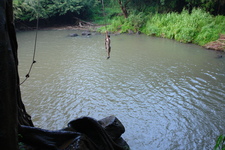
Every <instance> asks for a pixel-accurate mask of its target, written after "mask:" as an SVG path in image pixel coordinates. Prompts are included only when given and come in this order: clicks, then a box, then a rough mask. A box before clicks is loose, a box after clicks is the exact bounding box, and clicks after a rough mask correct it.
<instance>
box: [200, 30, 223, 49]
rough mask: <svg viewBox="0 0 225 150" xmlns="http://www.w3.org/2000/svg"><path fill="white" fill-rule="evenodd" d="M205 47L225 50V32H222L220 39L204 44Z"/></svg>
mask: <svg viewBox="0 0 225 150" xmlns="http://www.w3.org/2000/svg"><path fill="white" fill-rule="evenodd" d="M204 47H205V48H207V49H211V50H217V51H223V52H225V34H221V35H220V37H219V39H218V40H216V41H213V42H209V43H208V44H206V45H204Z"/></svg>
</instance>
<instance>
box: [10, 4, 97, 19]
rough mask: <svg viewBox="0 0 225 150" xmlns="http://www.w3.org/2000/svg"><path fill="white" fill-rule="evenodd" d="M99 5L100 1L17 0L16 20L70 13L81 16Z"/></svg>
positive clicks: (15, 8) (15, 7)
mask: <svg viewBox="0 0 225 150" xmlns="http://www.w3.org/2000/svg"><path fill="white" fill-rule="evenodd" d="M98 4H99V1H98V0H39V3H38V1H37V0H16V1H14V2H13V8H14V14H15V19H18V20H29V21H31V20H34V19H36V18H37V15H39V18H44V19H46V18H49V17H52V16H56V15H57V16H60V15H65V14H66V13H68V12H72V13H75V14H80V13H81V12H82V13H83V12H84V10H83V9H84V8H85V10H86V11H90V10H91V9H92V8H95V7H96V6H97V5H98Z"/></svg>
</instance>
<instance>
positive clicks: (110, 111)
mask: <svg viewBox="0 0 225 150" xmlns="http://www.w3.org/2000/svg"><path fill="white" fill-rule="evenodd" d="M71 32H77V33H79V34H80V33H81V32H80V31H71V30H70V31H69V30H64V31H53V30H51V31H40V32H39V33H38V43H37V54H36V56H37V58H36V60H37V63H36V64H35V66H34V68H33V70H32V72H31V77H30V78H29V79H28V81H26V82H25V83H24V84H23V85H22V87H21V90H22V97H23V101H24V103H25V104H26V107H27V110H28V112H29V113H30V114H31V116H32V118H33V121H34V123H35V125H36V126H37V127H42V128H46V129H60V128H62V127H64V126H65V123H66V122H68V121H70V120H72V119H74V118H78V117H81V116H90V117H93V118H96V119H101V118H104V117H106V116H109V115H115V116H117V117H118V118H119V119H120V120H121V122H122V123H123V124H124V126H125V128H126V132H125V134H124V135H123V137H124V139H125V140H126V141H127V142H128V144H129V145H130V147H131V149H132V150H149V149H154V150H156V149H160V150H161V149H212V148H213V146H214V144H215V139H216V138H217V136H218V135H220V134H222V133H225V128H224V124H225V116H224V114H225V109H224V107H225V94H224V89H225V59H224V58H220V59H215V57H216V56H217V53H216V52H214V51H207V50H205V49H203V48H201V47H199V46H196V45H191V44H181V43H178V42H176V41H173V40H168V39H162V38H154V37H148V36H145V35H119V36H113V35H112V36H111V42H112V44H111V46H112V52H111V58H110V59H109V60H106V56H107V55H106V52H105V49H104V35H93V36H89V37H86V36H77V37H67V35H68V34H70V33H71ZM17 36H18V42H19V59H20V65H19V71H20V76H21V80H22V79H23V75H25V74H26V73H27V71H28V68H29V65H30V63H31V59H32V48H33V41H34V39H32V37H34V32H31V31H29V32H19V33H18V34H17ZM222 55H223V54H222Z"/></svg>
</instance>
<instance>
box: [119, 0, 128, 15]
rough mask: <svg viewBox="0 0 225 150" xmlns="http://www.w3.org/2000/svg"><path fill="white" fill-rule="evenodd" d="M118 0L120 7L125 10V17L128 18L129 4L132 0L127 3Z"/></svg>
mask: <svg viewBox="0 0 225 150" xmlns="http://www.w3.org/2000/svg"><path fill="white" fill-rule="evenodd" d="M118 2H119V4H120V8H121V10H122V12H123V15H124V17H125V18H127V17H128V12H127V4H128V3H129V2H130V0H127V2H126V3H125V4H123V2H122V0H118Z"/></svg>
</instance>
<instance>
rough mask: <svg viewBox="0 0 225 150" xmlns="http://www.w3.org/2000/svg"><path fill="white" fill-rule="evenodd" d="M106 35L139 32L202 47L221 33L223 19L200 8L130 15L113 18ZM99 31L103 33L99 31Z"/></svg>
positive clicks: (224, 30) (224, 19) (223, 26)
mask: <svg viewBox="0 0 225 150" xmlns="http://www.w3.org/2000/svg"><path fill="white" fill-rule="evenodd" d="M107 30H108V31H110V32H120V33H124V32H128V31H133V32H137V31H141V32H142V33H144V34H147V35H154V36H158V37H165V38H169V39H175V40H177V41H180V42H183V43H195V44H198V45H205V44H206V43H209V42H211V41H215V40H217V39H218V37H219V35H220V34H225V16H212V15H210V14H209V13H207V12H205V11H203V10H201V9H193V11H192V12H191V13H189V12H188V11H187V10H183V11H182V12H181V13H180V14H179V13H174V12H172V13H168V14H158V13H156V14H147V15H146V14H144V13H138V14H137V15H134V14H131V15H130V16H129V17H128V18H126V19H124V18H123V17H122V16H119V17H115V18H114V19H112V20H111V24H110V25H108V26H107ZM99 31H103V29H100V30H99Z"/></svg>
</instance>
